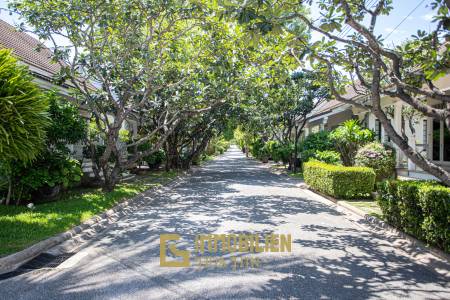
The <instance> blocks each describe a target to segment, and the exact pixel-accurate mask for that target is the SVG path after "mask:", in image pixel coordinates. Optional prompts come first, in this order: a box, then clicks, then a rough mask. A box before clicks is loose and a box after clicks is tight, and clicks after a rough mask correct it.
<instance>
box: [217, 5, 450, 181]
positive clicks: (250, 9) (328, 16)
mask: <svg viewBox="0 0 450 300" xmlns="http://www.w3.org/2000/svg"><path fill="white" fill-rule="evenodd" d="M312 2H314V3H315V5H316V7H317V8H316V9H319V10H320V11H321V16H322V17H321V18H320V19H318V20H317V21H316V22H313V21H311V20H310V19H309V17H308V16H307V14H305V13H304V12H305V5H308V4H309V5H311V4H312ZM391 4H392V1H391V0H379V1H377V2H376V3H375V4H374V5H373V6H371V7H368V6H367V5H366V1H362V0H338V1H335V0H318V1H311V0H310V1H304V2H303V3H302V4H299V3H297V2H293V1H292V2H290V1H282V2H281V1H263V2H262V1H257V0H254V1H246V2H245V4H241V3H237V1H227V5H226V6H224V7H223V9H224V10H225V11H226V12H228V14H229V15H230V14H231V15H233V14H234V15H236V14H238V15H239V14H240V15H241V18H242V14H245V15H246V16H251V18H247V19H246V20H247V24H248V28H249V29H251V30H254V31H256V32H257V33H259V34H264V33H268V32H271V33H275V34H278V32H279V30H277V31H276V32H275V31H274V30H270V29H271V28H280V27H282V28H287V30H288V29H289V27H290V26H291V24H292V22H298V21H301V22H304V24H306V25H307V26H308V27H309V28H310V29H311V30H314V31H316V32H318V33H320V34H322V35H323V39H322V40H321V41H317V42H314V43H309V42H308V40H307V39H304V38H303V37H302V36H298V38H297V41H298V43H301V44H303V46H304V50H303V51H301V52H295V51H292V52H290V54H292V55H295V56H296V57H298V58H299V61H300V62H301V59H302V58H304V57H309V59H310V65H311V66H312V67H313V69H314V70H315V72H317V73H318V74H320V76H323V78H325V79H326V80H324V83H326V84H327V85H328V86H329V88H330V92H331V94H332V95H333V97H334V98H335V99H337V100H338V101H340V102H343V103H348V104H351V105H353V106H356V107H359V108H362V109H365V110H367V111H370V112H372V113H373V114H374V115H375V116H376V117H377V118H378V119H379V120H380V122H381V124H382V125H383V128H384V129H385V131H386V133H387V134H388V136H389V137H390V138H391V140H392V141H393V142H394V143H395V144H396V145H397V146H398V147H399V149H400V150H401V151H403V152H404V153H405V155H406V156H407V157H408V158H409V159H411V161H413V162H414V163H415V164H416V165H418V166H419V167H420V168H422V169H423V170H425V171H427V172H429V173H430V174H432V175H434V176H436V177H437V178H439V179H440V180H441V181H442V182H443V183H444V184H446V185H450V174H449V172H447V171H446V170H444V169H443V168H442V167H440V166H438V165H436V164H435V163H433V162H432V161H430V160H429V159H427V158H426V157H424V156H422V155H421V154H420V153H418V152H417V151H416V150H415V149H413V148H412V147H410V146H409V145H408V141H407V140H406V139H405V137H403V136H402V135H401V133H398V132H397V131H396V130H395V128H394V127H393V126H392V124H391V122H390V120H389V118H388V117H387V115H386V113H385V112H384V111H383V109H382V108H381V96H382V95H388V96H391V97H396V98H398V99H400V100H401V101H403V102H404V103H405V104H406V105H407V106H410V107H412V108H414V109H415V110H417V111H419V112H421V113H422V114H424V115H425V116H428V117H432V118H434V119H436V120H441V121H444V122H445V124H446V125H447V128H450V95H447V94H445V93H444V92H443V91H441V90H439V88H438V87H436V86H435V85H434V84H433V81H434V80H436V79H438V78H439V77H441V76H443V75H444V74H445V73H446V70H447V69H448V67H449V63H448V62H449V61H450V48H449V47H448V44H444V43H443V38H444V37H445V36H446V35H447V34H448V29H449V24H450V21H449V20H450V15H449V3H448V1H443V0H436V1H433V2H432V5H431V6H432V7H433V8H434V9H435V10H436V16H435V18H434V19H435V23H436V28H435V30H433V31H432V32H430V33H426V32H424V31H420V30H419V32H418V33H417V35H415V36H413V38H412V40H410V41H408V42H407V43H405V44H404V45H403V46H400V47H396V48H390V47H388V46H386V45H384V42H383V39H382V37H380V36H377V35H376V33H375V27H376V24H377V20H378V17H379V16H380V15H388V14H389V12H390V11H391V10H392V5H391ZM244 19H245V18H244ZM365 20H368V21H367V22H365ZM365 24H368V25H365ZM344 25H347V26H349V28H350V29H351V30H349V31H348V32H347V31H345V32H347V33H346V34H339V32H343V27H344ZM267 29H269V30H267ZM347 85H350V86H352V87H353V88H354V90H355V92H356V93H357V94H358V95H359V96H360V97H359V98H363V100H362V101H361V99H359V100H355V98H346V97H345V96H344V94H345V92H344V91H345V89H344V87H345V86H347ZM423 97H427V98H429V99H433V100H436V101H439V102H441V103H442V107H433V106H432V105H430V104H428V103H426V102H424V101H422V100H421V99H422V98H423Z"/></svg>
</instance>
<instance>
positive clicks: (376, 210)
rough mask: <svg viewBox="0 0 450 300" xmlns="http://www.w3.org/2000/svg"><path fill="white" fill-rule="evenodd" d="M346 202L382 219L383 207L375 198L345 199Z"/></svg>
mask: <svg viewBox="0 0 450 300" xmlns="http://www.w3.org/2000/svg"><path fill="white" fill-rule="evenodd" d="M344 202H346V203H347V204H350V205H352V206H354V207H356V208H359V209H360V210H362V211H363V212H365V213H366V214H368V215H370V216H374V217H377V218H379V219H382V213H381V209H380V207H379V206H378V203H377V202H376V201H374V200H345V201H344Z"/></svg>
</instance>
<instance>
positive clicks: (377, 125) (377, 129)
mask: <svg viewBox="0 0 450 300" xmlns="http://www.w3.org/2000/svg"><path fill="white" fill-rule="evenodd" d="M375 137H376V139H377V140H378V141H379V142H381V123H380V120H378V119H375Z"/></svg>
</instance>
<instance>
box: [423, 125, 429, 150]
mask: <svg viewBox="0 0 450 300" xmlns="http://www.w3.org/2000/svg"><path fill="white" fill-rule="evenodd" d="M422 129H423V131H422V132H423V136H422V144H423V146H424V147H426V146H427V144H428V121H427V120H423V126H422Z"/></svg>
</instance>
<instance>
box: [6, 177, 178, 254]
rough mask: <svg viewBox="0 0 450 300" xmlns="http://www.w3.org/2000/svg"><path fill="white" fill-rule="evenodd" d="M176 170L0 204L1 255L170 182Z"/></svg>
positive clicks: (63, 229) (59, 231)
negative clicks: (47, 198)
mask: <svg viewBox="0 0 450 300" xmlns="http://www.w3.org/2000/svg"><path fill="white" fill-rule="evenodd" d="M176 175H177V173H176V172H156V173H152V174H150V175H145V176H139V177H138V179H136V180H135V181H133V182H129V183H121V184H119V185H118V186H117V188H116V189H115V190H114V191H112V192H107V193H105V192H102V191H101V189H93V188H91V189H75V190H72V191H70V192H69V193H67V194H65V195H64V196H62V197H61V199H60V200H59V201H55V202H50V203H45V204H40V205H37V206H36V207H35V209H34V210H31V209H28V208H27V207H24V206H0V256H4V255H7V254H11V253H14V252H17V251H20V250H22V249H24V248H26V247H28V246H30V245H32V244H34V243H37V242H39V241H41V240H44V239H46V238H48V237H51V236H53V235H55V234H58V233H61V232H64V231H66V230H69V229H70V228H72V227H73V226H76V225H78V224H80V223H81V222H83V221H86V220H87V219H89V218H91V217H92V216H94V215H97V214H99V213H101V212H103V211H105V210H107V209H109V208H111V207H113V206H114V205H115V204H116V203H118V202H120V201H122V200H124V199H127V198H131V197H133V196H135V195H137V194H138V193H140V192H142V191H145V190H148V189H151V188H153V187H155V186H158V185H161V184H162V183H164V182H167V181H169V180H170V179H171V178H174V177H175V176H176Z"/></svg>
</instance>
